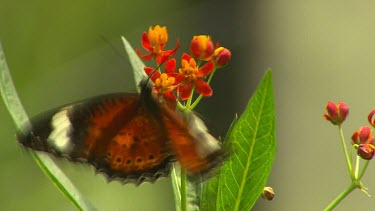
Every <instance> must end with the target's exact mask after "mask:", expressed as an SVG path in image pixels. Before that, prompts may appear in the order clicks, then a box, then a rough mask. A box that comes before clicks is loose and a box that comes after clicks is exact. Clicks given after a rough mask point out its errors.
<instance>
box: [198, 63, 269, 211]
mask: <svg viewBox="0 0 375 211" xmlns="http://www.w3.org/2000/svg"><path fill="white" fill-rule="evenodd" d="M229 141H230V144H231V149H232V151H233V152H232V154H231V156H230V158H229V160H228V161H227V162H226V163H225V164H224V166H223V167H222V169H221V173H220V175H219V177H218V178H217V179H214V180H212V181H210V182H209V183H208V184H207V185H206V187H205V189H204V194H205V195H204V196H203V202H202V204H201V207H202V210H234V211H237V210H251V208H252V207H253V206H254V204H255V202H256V201H257V199H258V198H259V196H260V194H261V193H262V191H263V188H264V186H265V185H266V183H267V180H268V176H269V174H270V171H271V167H272V163H273V160H274V156H275V149H276V141H275V112H274V97H273V88H272V73H271V71H270V70H269V71H267V72H266V74H265V76H264V78H263V80H262V82H261V84H260V85H259V87H258V89H257V90H256V92H255V93H254V95H253V97H252V98H251V99H250V101H249V104H248V105H247V108H246V110H245V111H244V112H243V114H242V115H241V117H240V118H239V120H238V122H237V124H236V125H235V126H234V127H233V129H232V131H231V133H230V134H229Z"/></svg>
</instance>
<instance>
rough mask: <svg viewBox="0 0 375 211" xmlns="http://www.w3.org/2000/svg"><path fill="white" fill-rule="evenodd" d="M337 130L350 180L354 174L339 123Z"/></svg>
mask: <svg viewBox="0 0 375 211" xmlns="http://www.w3.org/2000/svg"><path fill="white" fill-rule="evenodd" d="M339 132H340V139H341V144H342V148H343V150H344V154H345V158H346V164H347V165H348V170H349V175H350V178H351V179H352V180H354V179H355V177H354V174H353V164H352V162H351V159H349V155H348V150H347V149H346V144H345V138H344V133H343V132H342V128H341V125H339Z"/></svg>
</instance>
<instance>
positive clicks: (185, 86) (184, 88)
mask: <svg viewBox="0 0 375 211" xmlns="http://www.w3.org/2000/svg"><path fill="white" fill-rule="evenodd" d="M181 65H182V67H181V68H180V69H179V73H180V74H181V75H182V76H184V77H185V80H184V81H183V82H182V83H181V85H180V86H179V88H178V91H179V92H180V94H181V96H180V98H181V100H187V99H188V98H189V97H190V94H191V90H192V89H193V87H195V89H196V90H197V92H199V93H200V94H202V95H203V96H211V95H212V89H211V87H210V86H209V85H208V84H207V83H206V82H205V81H204V80H203V78H205V77H206V76H208V75H210V74H211V72H212V70H213V69H214V62H213V61H212V60H211V61H209V62H207V63H206V64H204V65H203V66H202V67H200V68H198V67H197V63H196V62H195V60H194V59H193V58H192V57H191V56H189V55H188V54H186V53H184V54H183V55H182V61H181Z"/></svg>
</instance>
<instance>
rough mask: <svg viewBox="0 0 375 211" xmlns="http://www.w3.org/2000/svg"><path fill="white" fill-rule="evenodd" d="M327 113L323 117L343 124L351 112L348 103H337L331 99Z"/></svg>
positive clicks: (337, 123) (335, 123)
mask: <svg viewBox="0 0 375 211" xmlns="http://www.w3.org/2000/svg"><path fill="white" fill-rule="evenodd" d="M326 109H327V113H328V114H324V115H323V117H324V118H325V119H326V120H328V121H330V122H331V123H332V124H334V125H341V123H343V122H344V120H345V119H346V117H347V116H348V114H349V108H348V105H346V103H341V102H339V103H337V105H336V104H335V103H333V102H331V101H329V102H328V104H327V106H326Z"/></svg>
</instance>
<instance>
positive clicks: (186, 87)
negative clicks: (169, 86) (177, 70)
mask: <svg viewBox="0 0 375 211" xmlns="http://www.w3.org/2000/svg"><path fill="white" fill-rule="evenodd" d="M191 89H192V84H191V83H186V84H182V85H180V86H179V87H178V92H179V93H180V98H181V100H187V99H188V98H189V97H190V94H191Z"/></svg>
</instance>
